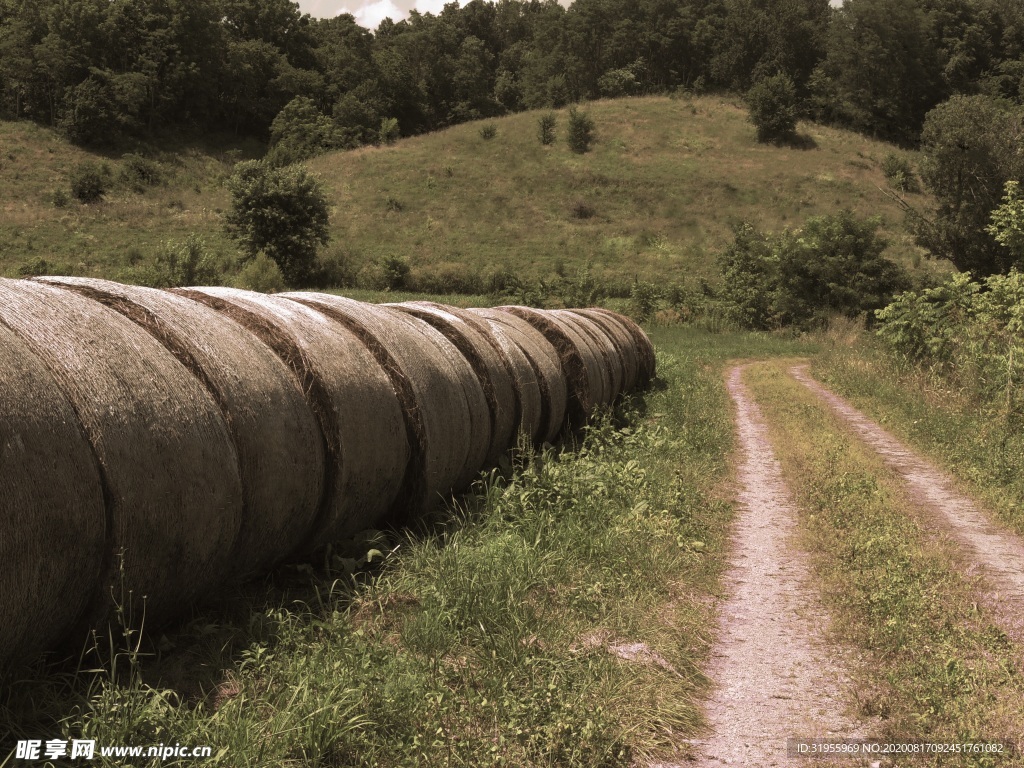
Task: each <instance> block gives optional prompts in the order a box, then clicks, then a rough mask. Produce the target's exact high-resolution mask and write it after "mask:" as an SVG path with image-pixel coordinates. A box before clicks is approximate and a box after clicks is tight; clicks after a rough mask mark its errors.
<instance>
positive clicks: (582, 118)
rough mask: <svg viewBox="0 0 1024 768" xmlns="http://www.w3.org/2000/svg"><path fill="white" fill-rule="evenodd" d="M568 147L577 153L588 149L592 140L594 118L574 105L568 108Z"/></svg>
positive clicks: (580, 153) (579, 153)
mask: <svg viewBox="0 0 1024 768" xmlns="http://www.w3.org/2000/svg"><path fill="white" fill-rule="evenodd" d="M566 141H567V142H568V144H569V149H571V150H572V151H573V152H575V153H576V154H578V155H582V154H583V153H585V152H589V151H590V145H591V144H593V142H594V120H593V118H591V117H590V115H589V114H587V113H586V112H580V111H578V110H577V109H576V107H570V108H569V132H568V134H567V135H566Z"/></svg>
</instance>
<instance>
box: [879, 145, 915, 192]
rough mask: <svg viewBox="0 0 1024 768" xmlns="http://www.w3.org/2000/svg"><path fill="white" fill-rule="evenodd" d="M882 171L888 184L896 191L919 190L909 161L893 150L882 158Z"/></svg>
mask: <svg viewBox="0 0 1024 768" xmlns="http://www.w3.org/2000/svg"><path fill="white" fill-rule="evenodd" d="M882 173H883V174H885V180H886V181H888V182H889V186H890V187H892V188H893V189H895V190H896V191H897V192H919V191H920V189H921V187H920V185H919V184H918V183H917V176H915V175H914V169H913V168H912V167H911V165H910V162H909V161H908V160H907V159H906V158H905V157H901V156H900V155H897V154H896V153H895V152H890V153H889V154H887V155H886V156H885V157H884V158H883V159H882Z"/></svg>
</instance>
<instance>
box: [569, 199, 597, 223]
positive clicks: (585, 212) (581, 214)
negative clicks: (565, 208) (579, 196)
mask: <svg viewBox="0 0 1024 768" xmlns="http://www.w3.org/2000/svg"><path fill="white" fill-rule="evenodd" d="M569 213H570V214H571V215H572V217H573V218H574V219H591V218H593V217H594V216H596V215H597V209H596V208H594V206H592V205H591V204H590V203H588V202H587V201H586V200H575V201H573V204H572V206H570V208H569Z"/></svg>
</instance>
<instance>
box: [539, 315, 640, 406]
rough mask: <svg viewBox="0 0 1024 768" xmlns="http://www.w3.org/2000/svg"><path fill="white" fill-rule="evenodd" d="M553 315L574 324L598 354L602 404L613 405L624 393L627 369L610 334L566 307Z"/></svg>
mask: <svg viewBox="0 0 1024 768" xmlns="http://www.w3.org/2000/svg"><path fill="white" fill-rule="evenodd" d="M551 314H552V315H554V316H555V317H557V318H558V319H559V320H562V321H563V322H566V323H568V324H569V325H571V326H573V327H574V328H575V329H576V331H577V332H578V333H579V334H580V336H581V337H583V339H584V341H586V342H587V343H588V344H589V346H590V348H591V350H592V353H593V354H595V355H596V356H597V363H598V365H599V366H600V368H601V384H602V392H603V395H602V399H601V400H600V402H601V404H602V405H611V404H612V403H613V402H615V399H616V398H617V397H618V396H619V395H620V394H622V380H623V378H624V376H625V369H624V366H623V363H622V358H621V357H620V356H619V353H618V350H616V349H615V345H614V344H612V342H611V339H609V338H608V335H607V334H606V333H605V332H604V331H603V330H602V329H601V328H600V327H599V326H598V325H597V324H596V323H595V322H594V321H592V320H589V319H587V318H586V317H583V316H581V315H578V314H576V313H575V312H569V311H567V310H564V309H559V310H553V311H552V312H551Z"/></svg>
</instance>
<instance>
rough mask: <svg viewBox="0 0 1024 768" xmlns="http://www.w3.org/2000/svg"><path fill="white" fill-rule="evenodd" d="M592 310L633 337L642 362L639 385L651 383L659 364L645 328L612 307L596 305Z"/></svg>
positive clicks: (640, 362) (639, 359)
mask: <svg viewBox="0 0 1024 768" xmlns="http://www.w3.org/2000/svg"><path fill="white" fill-rule="evenodd" d="M590 311H591V312H596V313H598V314H601V315H604V316H605V317H607V318H608V319H610V320H611V321H612V322H614V323H616V324H618V325H619V326H620V327H621V328H623V329H625V331H626V333H628V334H629V335H630V336H631V337H632V339H633V343H634V344H635V349H636V351H637V360H638V362H639V364H640V369H639V375H638V377H637V386H638V387H641V388H642V387H646V386H647V385H648V384H650V383H651V381H653V380H654V376H655V374H656V373H657V366H656V364H655V358H654V345H653V344H651V340H650V339H649V338H647V334H646V333H644V331H643V328H641V327H640V326H639V325H637V324H636V323H635V322H633V320H632V319H631V318H629V317H626V316H625V315H620V314H619V313H618V312H612V311H611V310H610V309H603V308H600V307H595V308H593V309H591V310H590Z"/></svg>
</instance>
